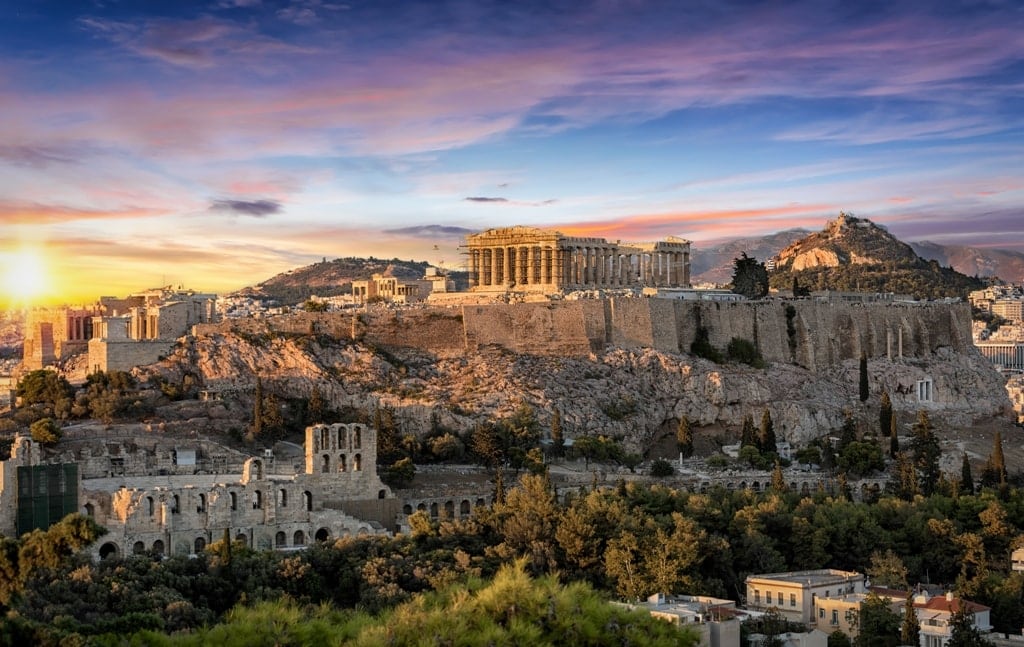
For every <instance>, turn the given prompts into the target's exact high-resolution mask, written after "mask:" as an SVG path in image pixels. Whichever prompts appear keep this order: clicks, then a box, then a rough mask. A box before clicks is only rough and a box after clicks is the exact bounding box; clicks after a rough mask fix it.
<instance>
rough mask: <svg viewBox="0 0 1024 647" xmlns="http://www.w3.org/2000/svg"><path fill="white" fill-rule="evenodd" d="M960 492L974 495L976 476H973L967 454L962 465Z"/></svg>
mask: <svg viewBox="0 0 1024 647" xmlns="http://www.w3.org/2000/svg"><path fill="white" fill-rule="evenodd" d="M960 491H961V492H963V493H964V494H974V476H973V475H972V474H971V461H970V459H968V458H967V454H966V453H965V454H964V459H963V462H962V463H961V464H960Z"/></svg>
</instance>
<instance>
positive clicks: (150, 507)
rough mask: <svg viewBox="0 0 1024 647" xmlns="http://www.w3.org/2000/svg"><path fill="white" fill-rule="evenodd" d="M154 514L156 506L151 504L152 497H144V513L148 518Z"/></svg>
mask: <svg viewBox="0 0 1024 647" xmlns="http://www.w3.org/2000/svg"><path fill="white" fill-rule="evenodd" d="M155 512H156V505H155V504H154V503H153V497H151V496H148V497H146V513H147V514H148V515H149V516H151V517H152V516H153V514H154V513H155Z"/></svg>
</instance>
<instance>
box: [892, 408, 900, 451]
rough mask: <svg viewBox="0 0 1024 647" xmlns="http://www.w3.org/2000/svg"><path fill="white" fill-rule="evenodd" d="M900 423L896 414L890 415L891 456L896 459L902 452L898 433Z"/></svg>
mask: <svg viewBox="0 0 1024 647" xmlns="http://www.w3.org/2000/svg"><path fill="white" fill-rule="evenodd" d="M898 427H899V426H898V424H897V423H896V416H890V417H889V458H892V459H893V460H895V459H896V455H897V454H899V453H900V437H899V434H897V433H896V432H897V430H898Z"/></svg>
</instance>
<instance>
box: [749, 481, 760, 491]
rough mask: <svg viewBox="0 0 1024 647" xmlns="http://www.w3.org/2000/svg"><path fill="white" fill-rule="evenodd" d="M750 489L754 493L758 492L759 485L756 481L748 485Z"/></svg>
mask: <svg viewBox="0 0 1024 647" xmlns="http://www.w3.org/2000/svg"><path fill="white" fill-rule="evenodd" d="M750 489H751V490H753V491H754V492H760V491H761V484H760V483H759V482H757V481H754V482H753V483H751V484H750Z"/></svg>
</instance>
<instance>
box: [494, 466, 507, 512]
mask: <svg viewBox="0 0 1024 647" xmlns="http://www.w3.org/2000/svg"><path fill="white" fill-rule="evenodd" d="M494 503H495V505H501V504H503V503H505V479H504V476H503V475H502V469H501V468H500V467H499V468H498V469H497V471H496V472H495V474H494Z"/></svg>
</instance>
